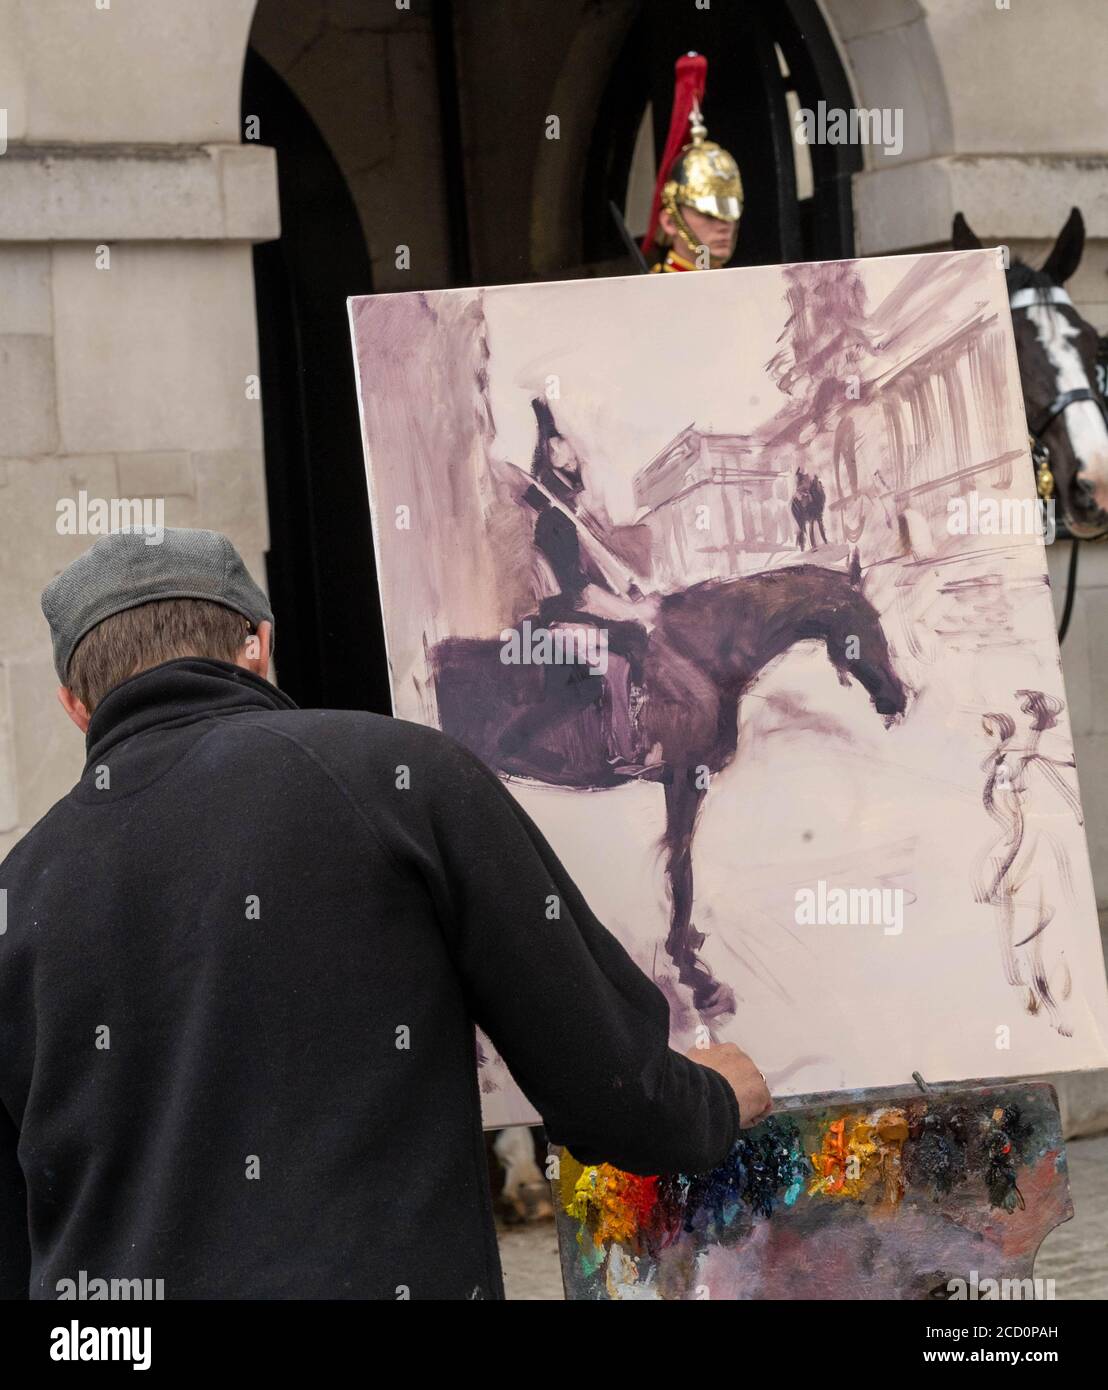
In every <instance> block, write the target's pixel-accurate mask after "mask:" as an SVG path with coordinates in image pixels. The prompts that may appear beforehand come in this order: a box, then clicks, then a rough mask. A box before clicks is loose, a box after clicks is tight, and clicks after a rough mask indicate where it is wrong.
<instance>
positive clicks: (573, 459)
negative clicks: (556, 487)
mask: <svg viewBox="0 0 1108 1390" xmlns="http://www.w3.org/2000/svg"><path fill="white" fill-rule="evenodd" d="M550 462H551V463H552V464H553V465H554V467H555V468H558V469H560V470H561V471H562V472H563V473H569V474H570V475H572V476H573V477H579V476H580V473H581V460H580V459H579V458H578V457H577V451H576V450H575V449H574V447H573V445H572V444H571V443H570V442H569V440H568V439H552V440H551V441H550Z"/></svg>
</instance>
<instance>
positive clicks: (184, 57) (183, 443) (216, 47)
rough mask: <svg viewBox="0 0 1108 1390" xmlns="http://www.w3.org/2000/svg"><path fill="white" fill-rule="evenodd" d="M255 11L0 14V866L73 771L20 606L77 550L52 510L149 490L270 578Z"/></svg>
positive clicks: (265, 168)
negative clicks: (249, 90) (258, 309)
mask: <svg viewBox="0 0 1108 1390" xmlns="http://www.w3.org/2000/svg"><path fill="white" fill-rule="evenodd" d="M253 9H254V0H189V3H188V4H181V3H179V0H142V3H141V4H139V3H136V2H135V0H82V3H80V4H74V3H72V2H71V0H0V109H2V110H4V111H6V118H4V119H6V134H7V145H6V149H5V150H4V153H3V154H2V155H0V420H3V422H4V428H3V434H2V436H0V856H2V855H3V854H4V853H6V852H7V850H8V849H9V848H10V847H11V845H12V844H14V842H15V841H16V840H17V839H18V838H19V836H20V835H21V834H22V833H23V832H24V831H25V830H26V829H27V828H28V827H29V826H30V825H32V824H33V823H34V822H35V821H36V820H37V819H38V818H39V817H40V816H41V815H43V813H44V812H45V811H46V810H47V809H48V808H49V807H50V805H51V804H52V803H53V802H54V801H55V800H57V798H58V797H59V796H61V795H62V794H64V792H65V791H66V790H67V789H68V788H69V787H70V786H71V785H72V783H73V781H74V780H75V779H76V777H77V776H78V774H79V772H80V768H81V766H82V764H83V760H84V749H83V746H82V741H81V739H80V737H79V736H78V734H77V732H76V730H74V728H73V727H72V725H70V724H69V723H68V721H67V720H66V719H65V718H64V716H63V714H62V712H61V710H60V709H59V708H58V707H57V706H56V704H55V701H54V689H55V687H56V685H57V680H56V677H55V675H54V672H53V668H52V664H51V659H50V644H49V639H48V632H47V629H46V625H45V622H44V621H43V618H42V616H41V613H40V611H39V606H38V597H39V593H40V591H41V589H42V588H43V586H44V585H45V584H46V583H47V582H48V581H49V580H50V579H51V578H52V577H53V575H55V574H56V573H57V572H58V571H59V570H60V569H62V568H63V567H64V566H65V565H66V564H67V563H68V562H69V561H70V560H72V559H73V558H74V557H75V556H76V555H78V554H79V553H80V552H81V551H82V550H84V549H86V548H87V547H88V546H89V545H90V544H92V542H93V540H94V539H95V536H91V535H87V534H86V535H64V534H59V530H58V502H59V501H60V500H61V499H64V498H71V499H76V498H77V496H78V493H79V492H80V491H81V490H82V489H83V490H84V491H85V492H86V493H87V495H88V497H89V498H90V499H91V498H100V499H104V500H105V501H110V500H111V499H113V498H146V497H149V498H155V499H162V501H163V502H164V508H165V524H166V525H168V526H205V527H210V528H212V529H215V530H221V531H225V532H226V533H227V534H229V535H230V536H231V537H232V539H233V540H234V541H235V543H236V544H237V545H238V546H239V547H240V549H241V550H242V552H243V555H244V558H245V559H246V561H247V563H248V564H249V566H250V568H251V570H252V571H253V573H254V574H255V576H256V577H257V578H258V579H259V581H261V582H263V583H264V580H265V567H264V552H265V550H266V546H267V533H266V505H265V477H264V467H263V457H262V433H261V409H260V401H259V399H258V390H257V383H256V373H257V341H256V327H255V312H254V286H253V273H252V265H251V253H250V247H251V243H252V242H255V241H260V240H268V239H270V238H273V237H275V236H277V235H278V232H279V226H278V215H277V196H276V175H275V167H274V162H273V152H272V151H271V150H269V149H266V148H263V147H262V146H261V145H250V144H242V143H241V142H240V128H239V100H240V95H239V94H240V83H241V73H242V62H243V55H244V52H245V47H246V39H247V33H248V30H249V26H250V20H251V15H252V13H253ZM2 133H3V132H2V127H0V134H2ZM2 143H3V142H2V140H0V144H2Z"/></svg>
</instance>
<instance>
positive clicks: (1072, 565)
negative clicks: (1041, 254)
mask: <svg viewBox="0 0 1108 1390" xmlns="http://www.w3.org/2000/svg"><path fill="white" fill-rule="evenodd" d="M1036 304H1068V305H1069V307H1070V308H1071V309H1072V308H1073V300H1072V299H1071V298H1070V297H1069V295H1068V294H1067V293H1066V292H1065V290H1064V289H1063V288H1062V287H1061V285H1047V286H1042V287H1040V288H1035V287H1029V288H1027V289H1023V290H1016V292H1015V293H1014V294H1011V295H1009V296H1008V305H1009V308H1010V309H1011V310H1012V312H1013V313H1015V312H1016V310H1017V309H1030V308H1033V307H1034V306H1035V305H1036ZM1077 401H1092V403H1093V404H1094V405H1095V406H1096V408H1097V409H1098V410H1099V411H1100V413H1101V415H1103V416H1104V423H1105V427H1106V428H1108V406H1106V405H1105V403H1104V398H1103V397H1102V396H1101V395H1100V394H1099V393H1098V392H1096V391H1094V390H1092V388H1091V387H1089V386H1077V387H1074V389H1073V390H1071V391H1060V392H1059V393H1058V395H1057V396H1055V397H1054V399H1053V400H1052V401H1051V402H1050V404H1049V405H1048V406H1046V407H1044V408H1043V409H1042V410H1040V411H1039V412H1038V413H1037V414H1036V416H1035V418H1034V419H1033V420H1029V421H1028V422H1027V429H1028V435H1027V438H1028V443H1029V444H1030V445H1031V461H1032V463H1033V464H1034V466H1035V489H1036V491H1037V492H1038V494H1039V498H1040V500H1041V501H1043V502H1049V501H1050V500H1051V499H1052V498H1053V496H1054V472H1053V470H1052V468H1051V466H1050V446H1049V445H1048V444H1047V443H1046V442H1045V440H1044V439H1043V435H1044V434H1045V432H1046V431H1047V430H1048V429H1049V428H1050V426H1051V425H1052V424H1053V423H1054V421H1055V420H1057V419H1058V417H1059V416H1060V415H1062V414H1063V413H1064V412H1065V411H1066V410H1067V409H1068V408H1069V407H1070V406H1071V405H1074V404H1075V403H1076V402H1077ZM1081 467H1082V465H1081V460H1080V459H1078V460H1077V468H1078V472H1080V471H1081ZM1062 520H1063V523H1065V521H1066V508H1065V504H1064V503H1063V508H1062ZM1065 530H1066V532H1068V533H1069V535H1070V562H1069V569H1068V570H1067V573H1066V596H1065V601H1064V603H1063V605H1062V617H1061V620H1060V622H1059V624H1058V642H1059V645H1060V644H1061V643H1062V642H1064V641H1065V638H1066V633H1067V632H1068V631H1069V625H1070V618H1071V617H1072V616H1073V601H1074V598H1075V596H1076V593H1077V557H1078V555H1079V553H1080V547H1079V546H1078V544H1077V537H1076V536H1074V535H1073V533H1072V531H1071V530H1070V528H1069V526H1068V525H1067V526H1066V527H1065Z"/></svg>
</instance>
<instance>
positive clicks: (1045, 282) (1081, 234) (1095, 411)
mask: <svg viewBox="0 0 1108 1390" xmlns="http://www.w3.org/2000/svg"><path fill="white" fill-rule="evenodd" d="M951 245H952V246H953V248H954V250H955V251H968V250H976V249H978V248H980V246H981V242H980V239H979V238H978V237H977V236H976V234H975V233H974V232H973V230H972V229H971V228H970V225H969V223H968V222H967V221H966V219H965V218H964V217H963V216H962V214H961V213H960V212H959V213H957V214H956V215H955V218H954V225H953V229H952V235H951ZM1084 248H1085V223H1084V221H1083V219H1082V217H1081V213H1080V212H1079V211H1078V209H1077V208H1074V209H1073V211H1072V212H1071V213H1070V215H1069V219H1068V221H1067V222H1066V225H1065V226H1064V227H1063V228H1062V230H1061V232H1059V234H1058V239H1057V241H1056V242H1055V243H1054V246H1053V248H1052V249H1051V252H1050V254H1049V255H1048V256H1047V258H1046V260H1045V262H1044V263H1043V267H1042V269H1041V270H1033V269H1032V268H1031V267H1030V266H1029V265H1026V264H1024V262H1023V261H1020V260H1013V261H1012V263H1011V265H1010V266H1009V267H1008V269H1007V271H1006V272H1005V274H1006V277H1007V281H1008V299H1009V303H1010V304H1011V307H1012V327H1013V329H1014V330H1015V335H1016V355H1017V357H1018V358H1019V368H1020V381H1021V383H1022V385H1023V403H1024V409H1025V410H1026V412H1027V424H1028V429H1029V431H1030V434H1031V439H1032V441H1033V444H1034V446H1035V447H1034V451H1033V452H1034V455H1035V459H1036V464H1037V466H1039V467H1040V469H1041V466H1042V464H1043V463H1045V462H1049V469H1050V472H1051V473H1052V474H1053V477H1054V483H1055V489H1056V503H1057V506H1058V510H1059V520H1060V521H1061V522H1062V523H1063V524H1064V526H1065V529H1066V531H1068V532H1069V534H1070V535H1071V536H1073V537H1075V538H1077V539H1078V540H1092V539H1095V538H1097V537H1099V536H1104V535H1108V408H1106V407H1105V403H1104V398H1103V397H1102V396H1101V394H1100V392H1099V391H1098V390H1097V389H1096V353H1097V334H1096V329H1095V328H1094V327H1093V326H1092V324H1090V323H1087V322H1086V321H1085V320H1084V319H1083V318H1082V317H1081V315H1080V314H1079V313H1078V312H1077V310H1076V309H1075V308H1074V305H1073V302H1072V300H1071V299H1070V297H1069V295H1068V294H1067V293H1066V291H1065V290H1064V289H1063V288H1062V287H1063V285H1064V284H1065V282H1066V281H1067V280H1068V279H1069V278H1070V276H1071V275H1073V273H1074V271H1076V269H1077V267H1078V265H1079V264H1080V262H1081V255H1082V252H1083V251H1084Z"/></svg>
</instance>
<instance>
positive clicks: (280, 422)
mask: <svg viewBox="0 0 1108 1390" xmlns="http://www.w3.org/2000/svg"><path fill="white" fill-rule="evenodd" d="M242 110H243V116H244V118H248V117H254V118H256V119H257V121H258V123H259V136H260V139H261V141H262V142H263V143H264V144H266V145H272V146H273V148H274V149H275V150H276V154H277V176H278V183H279V194H280V206H281V237H280V240H278V241H273V242H267V243H264V244H263V245H260V246H257V247H255V249H254V285H255V293H256V297H257V311H258V343H259V361H260V369H261V382H262V421H263V428H264V435H265V461H266V486H267V490H268V494H269V531H270V549H269V554H268V557H267V571H268V581H269V593H270V598H271V601H272V603H273V610H274V613H275V614H276V617H277V646H276V660H277V667H278V671H279V674H280V681H281V688H282V689H283V690H285V691H286V692H287V693H288V694H289V695H290V696H291V697H292V698H293V699H294V700H295V701H296V702H297V704H300V705H304V706H315V707H320V706H330V707H333V708H339V709H369V710H376V711H378V712H380V713H386V714H387V713H388V712H389V711H390V709H391V704H390V700H389V690H388V672H387V667H386V662H385V646H384V635H383V633H382V628H381V610H380V600H379V596H378V591H377V575H376V568H375V565H374V560H373V548H372V540H371V531H370V519H369V504H368V497H367V492H366V481H365V464H364V459H363V453H362V441H361V435H360V429H359V422H358V403H357V397H356V393H355V387H354V371H353V360H352V356H351V350H350V332H349V328H348V326H347V314H346V299H347V296H348V295H352V294H368V293H369V292H370V291H371V290H372V288H373V284H372V277H371V273H370V261H369V255H368V253H367V251H366V245H365V239H364V237H363V234H362V229H361V225H360V223H359V221H358V215H357V212H356V210H355V207H354V203H353V200H352V199H351V197H350V193H349V190H348V189H347V186H346V182H345V180H344V178H343V176H342V173H341V171H340V170H339V167H338V165H337V164H336V162H335V160H334V158H333V156H332V155H331V152H330V150H329V149H328V148H327V145H326V143H325V142H324V140H323V138H322V136H321V135H320V133H319V131H318V130H317V128H316V126H315V124H314V122H313V121H312V119H311V117H310V116H309V115H308V113H307V112H306V111H305V110H304V108H303V106H302V105H301V104H300V102H299V101H298V100H297V99H296V97H295V96H294V95H293V94H292V92H291V91H290V90H289V88H288V86H287V85H286V83H285V82H284V81H283V80H282V78H281V77H280V76H279V75H278V74H277V73H276V72H274V70H273V69H272V68H271V67H270V66H269V64H268V63H266V62H265V60H264V59H263V58H261V57H260V56H259V55H258V54H257V53H255V52H254V51H253V49H248V50H247V54H246V66H245V69H244V72H243V86H242Z"/></svg>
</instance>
